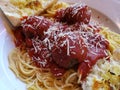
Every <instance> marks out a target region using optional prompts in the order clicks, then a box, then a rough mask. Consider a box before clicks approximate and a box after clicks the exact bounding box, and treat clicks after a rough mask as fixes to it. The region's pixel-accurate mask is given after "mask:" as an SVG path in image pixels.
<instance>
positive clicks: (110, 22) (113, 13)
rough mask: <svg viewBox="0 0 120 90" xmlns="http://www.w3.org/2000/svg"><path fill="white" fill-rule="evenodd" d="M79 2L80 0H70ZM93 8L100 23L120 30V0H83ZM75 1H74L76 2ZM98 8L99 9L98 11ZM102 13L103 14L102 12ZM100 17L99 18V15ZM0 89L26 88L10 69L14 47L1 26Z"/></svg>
mask: <svg viewBox="0 0 120 90" xmlns="http://www.w3.org/2000/svg"><path fill="white" fill-rule="evenodd" d="M68 1H71V2H73V1H74V2H78V1H79V0H68ZM82 1H83V2H85V3H86V4H87V5H88V6H90V7H91V8H94V9H95V10H94V9H93V12H92V17H93V18H94V19H95V20H97V21H98V23H100V24H103V25H104V26H107V27H109V28H110V29H111V30H113V31H115V32H118V33H119V32H120V1H119V0H82ZM74 2H73V3H74ZM96 10H98V11H99V12H98V11H96ZM100 12H101V13H102V14H101V13H100ZM105 15H106V16H107V17H106V16H105ZM98 16H99V17H100V18H97V17H98ZM0 31H2V32H1V33H0V90H26V87H25V84H24V83H23V82H21V81H20V80H19V79H18V78H17V77H16V76H15V75H14V73H13V72H12V71H11V70H10V69H9V63H8V53H9V52H10V51H11V50H12V48H14V44H13V42H12V41H11V38H10V36H9V34H8V33H7V32H6V31H5V28H4V27H2V26H0Z"/></svg>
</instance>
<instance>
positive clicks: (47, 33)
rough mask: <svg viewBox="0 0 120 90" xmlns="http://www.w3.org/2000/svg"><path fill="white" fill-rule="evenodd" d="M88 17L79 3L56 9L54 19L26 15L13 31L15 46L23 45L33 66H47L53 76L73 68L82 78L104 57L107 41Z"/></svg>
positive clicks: (84, 8) (88, 14) (86, 10)
mask: <svg viewBox="0 0 120 90" xmlns="http://www.w3.org/2000/svg"><path fill="white" fill-rule="evenodd" d="M71 16H73V17H71ZM78 16H80V17H79V18H78ZM90 17H91V13H90V10H88V7H87V6H86V5H81V4H80V5H79V4H77V5H73V6H71V7H68V8H66V9H64V10H63V9H62V10H60V11H57V12H56V14H55V17H54V20H50V19H47V18H45V17H42V16H30V17H27V18H25V19H23V20H22V24H21V26H20V27H18V28H17V30H16V31H14V35H15V38H16V39H15V44H16V47H21V48H23V47H24V48H25V49H26V50H27V52H28V54H29V56H30V57H31V59H32V60H33V61H34V62H35V65H36V66H37V67H40V68H43V69H50V71H51V73H52V74H53V75H54V76H56V77H59V76H63V75H64V73H65V72H66V71H67V70H68V69H70V68H73V69H74V68H75V67H77V70H76V71H78V72H79V73H80V74H81V75H82V80H83V79H85V78H86V76H87V75H88V74H89V72H90V69H91V68H92V67H93V66H94V65H95V64H96V62H97V61H98V60H99V59H102V58H105V57H108V54H107V49H108V45H109V43H108V41H107V40H105V38H104V37H103V36H101V35H100V34H99V31H100V28H98V27H97V26H96V25H91V24H90V23H89V22H90Z"/></svg>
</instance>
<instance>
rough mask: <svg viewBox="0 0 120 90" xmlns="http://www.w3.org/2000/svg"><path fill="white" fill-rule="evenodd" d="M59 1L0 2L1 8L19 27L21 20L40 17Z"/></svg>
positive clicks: (25, 0) (5, 0) (3, 0)
mask: <svg viewBox="0 0 120 90" xmlns="http://www.w3.org/2000/svg"><path fill="white" fill-rule="evenodd" d="M57 1H58V0H0V7H1V9H2V10H3V11H4V13H5V14H6V15H7V17H8V19H9V20H10V21H11V22H12V24H13V25H14V26H19V25H20V23H21V18H23V17H25V16H31V15H40V14H41V13H43V12H44V11H45V10H46V9H48V8H49V7H51V6H52V5H53V4H55V3H56V2H57Z"/></svg>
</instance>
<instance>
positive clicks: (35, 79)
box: [8, 3, 120, 90]
mask: <svg viewBox="0 0 120 90" xmlns="http://www.w3.org/2000/svg"><path fill="white" fill-rule="evenodd" d="M65 7H68V4H66V3H57V4H55V5H53V7H51V8H50V9H48V10H47V11H46V13H45V14H43V16H46V17H52V18H53V17H54V15H55V12H56V11H57V10H58V9H60V8H65ZM82 7H83V10H84V9H86V8H84V5H83V6H82ZM85 7H86V6H85ZM69 10H72V9H69V8H68V9H66V10H65V12H66V13H65V14H66V15H68V14H72V13H68V11H69ZM59 12H60V13H61V12H62V11H60V10H59ZM59 12H58V13H59ZM62 13H63V12H62ZM84 13H85V12H84ZM89 15H90V13H88V14H86V16H87V20H84V18H85V17H84V16H81V17H80V18H79V19H80V20H81V21H82V23H81V22H80V21H78V22H79V23H81V25H82V27H81V26H80V27H79V25H78V24H75V26H74V25H71V22H69V20H66V21H67V23H69V24H70V25H69V26H70V27H67V25H66V24H63V25H61V24H59V23H55V24H54V23H53V22H51V21H50V22H49V20H47V19H44V17H39V19H40V20H42V24H44V26H45V25H46V23H47V27H45V28H43V27H40V28H43V29H44V31H45V33H46V36H48V38H47V39H46V38H45V39H44V43H46V42H47V44H48V49H49V50H53V49H52V48H53V47H51V45H50V44H52V45H53V46H54V44H55V43H57V45H58V44H59V45H60V46H62V45H63V43H66V44H65V45H66V46H67V47H70V46H69V45H70V44H71V43H73V42H69V43H68V41H69V40H72V39H71V37H73V36H74V35H75V36H76V37H78V35H79V34H80V35H81V36H82V39H81V37H79V40H81V41H80V42H79V41H78V42H79V45H80V43H82V44H81V45H82V47H83V45H85V47H83V48H82V50H88V51H89V50H92V49H95V51H94V50H93V52H91V51H89V52H91V53H92V54H91V53H90V54H91V55H93V54H96V58H98V59H100V60H99V61H97V59H96V58H95V59H94V60H95V61H94V62H92V61H90V62H91V63H92V65H94V64H95V66H93V68H92V67H91V66H90V67H89V69H88V68H87V69H86V70H87V71H88V72H89V74H88V76H87V75H86V72H82V71H80V72H79V73H78V71H76V69H74V68H78V67H74V68H71V67H72V65H73V64H72V65H70V66H69V65H68V67H66V66H64V65H61V64H60V63H58V62H57V61H56V62H54V63H57V65H60V67H57V70H55V71H57V72H58V73H57V74H56V72H55V73H54V72H53V73H51V70H50V69H51V68H49V65H47V64H48V63H47V64H46V63H44V61H40V63H39V64H38V63H36V62H35V61H34V59H36V60H38V59H39V58H38V57H37V54H39V53H37V52H39V51H37V50H40V51H41V52H43V51H44V52H45V54H44V52H43V53H42V55H43V56H45V57H47V58H45V59H46V60H50V61H49V62H50V63H51V59H48V57H49V55H48V54H47V53H48V51H45V50H46V47H44V45H43V44H42V43H41V41H39V37H35V39H34V40H33V39H32V40H33V41H32V44H33V46H32V49H31V50H33V51H34V52H36V53H37V54H31V53H33V52H32V51H29V50H28V49H29V48H31V44H30V43H31V40H29V39H28V38H31V35H32V36H35V35H38V33H39V35H40V37H42V35H43V34H44V32H42V33H41V32H33V33H32V34H31V32H28V31H27V30H30V29H31V28H30V27H28V26H27V27H26V25H25V24H26V22H27V21H23V27H24V28H25V29H24V32H25V35H26V36H27V39H26V41H25V42H27V43H29V44H28V45H27V44H26V45H27V49H25V48H26V47H24V46H23V45H24V44H21V43H22V42H21V40H24V38H23V39H22V38H20V39H19V41H20V42H17V43H16V45H18V46H19V47H16V48H15V49H13V50H12V51H11V52H10V54H9V57H8V58H9V65H10V69H11V70H12V71H13V72H14V73H15V74H16V76H17V77H18V78H19V79H20V80H22V81H23V82H25V83H26V84H27V89H28V90H82V89H84V90H86V87H88V86H89V85H90V84H91V85H90V86H89V88H87V89H90V88H92V89H93V90H96V88H97V89H99V88H101V87H100V86H99V87H98V86H95V85H96V84H95V83H94V82H98V81H97V79H95V78H94V77H92V78H93V79H94V80H92V81H93V82H92V83H91V82H88V81H89V80H91V79H89V75H91V74H92V73H93V76H94V75H96V73H94V72H95V71H97V70H96V68H95V67H97V65H98V64H99V65H98V66H99V67H100V68H99V69H102V70H103V72H105V71H106V69H104V68H106V67H104V66H103V65H104V62H105V65H106V64H108V65H112V64H111V62H112V60H113V59H114V57H113V51H115V49H118V48H120V45H119V44H120V41H119V40H120V39H118V38H120V35H119V34H116V33H114V32H112V31H109V30H106V28H104V27H103V28H97V27H96V26H91V25H88V26H86V24H88V23H89ZM68 16H69V15H68ZM76 16H77V15H74V16H73V17H72V18H73V19H74V20H77V19H76ZM55 17H56V21H60V22H64V21H63V19H61V18H64V19H66V18H67V17H66V16H64V17H58V16H55ZM35 18H36V17H35ZM35 18H33V19H31V18H30V17H29V18H27V20H28V21H29V20H36V19H38V18H36V19H35ZM69 18H70V16H69ZM50 20H51V19H50ZM74 20H73V22H72V24H73V23H75V21H74ZM36 22H38V20H36V21H35V23H36ZM83 22H84V23H85V24H83ZM28 23H30V22H27V24H28ZM51 25H52V27H51ZM53 26H54V27H53ZM58 27H59V28H60V29H59V30H62V31H60V32H59V31H54V30H56V28H57V29H58ZM78 27H79V29H81V28H83V31H81V33H79V34H78V33H76V32H75V33H72V32H70V33H68V32H69V30H70V29H71V28H72V30H73V31H74V29H76V28H78ZM20 28H21V27H20ZM32 28H34V27H32ZM35 28H39V26H38V27H36V26H35ZM46 28H47V29H48V31H46V30H47V29H46ZM61 28H62V29H61ZM93 28H96V29H95V30H94V29H93ZM43 29H42V30H43ZM51 29H52V30H53V31H51ZM99 29H100V32H99ZM64 30H67V31H66V32H65V33H64V37H65V38H61V36H62V35H63V34H61V32H62V33H63V31H64ZM86 30H87V34H86ZM16 32H18V31H16ZM22 32H23V31H22ZM22 32H21V31H20V32H19V33H18V34H17V35H16V36H15V37H19V34H20V35H22V34H21V33H22ZM48 32H49V33H48ZM56 32H57V33H56ZM50 33H52V34H50ZM59 33H60V34H59ZM99 33H100V34H101V35H99ZM49 35H50V36H49ZM55 35H56V37H54V39H55V40H57V38H58V37H60V38H59V39H60V40H61V39H62V40H63V41H64V39H65V41H66V42H63V43H62V44H61V42H54V39H50V40H53V41H50V40H48V39H49V38H53V37H52V36H55ZM57 35H58V36H57ZM69 35H70V36H71V37H70V36H69ZM94 35H95V38H96V39H95V40H98V39H99V40H101V41H102V43H99V42H98V41H96V42H97V43H96V42H95V43H94V42H91V41H92V40H93V39H91V38H94V37H92V36H94ZM103 36H104V37H103ZM113 36H114V37H116V38H114V37H113ZM68 37H70V38H68ZM66 38H67V39H66ZM85 38H89V39H91V41H89V40H86V39H85ZM16 39H17V38H15V40H16ZM42 39H43V38H42ZM106 39H107V40H106ZM74 40H76V41H77V38H74ZM51 42H52V43H51ZM86 42H87V44H85V43H86ZM107 42H109V43H110V44H109V47H107V45H108V43H107ZM91 43H92V45H91ZM37 45H38V46H37ZM75 45H76V46H77V45H78V43H75ZM102 45H103V47H102ZM36 46H37V47H36ZM63 46H64V45H63ZM86 46H89V47H88V49H86ZM93 46H95V48H92V47H93ZM40 47H42V48H40ZM77 47H78V46H77ZM101 47H102V48H101ZM72 48H74V47H72ZM91 48H92V49H91ZM107 48H108V49H107ZM70 50H72V51H73V52H72V53H73V56H74V53H76V51H75V49H70V48H66V51H67V52H66V53H67V55H68V56H70V54H71V52H70ZM77 50H78V51H79V49H77ZM97 50H98V51H97ZM99 50H100V52H102V54H101V53H100V52H99ZM102 50H103V51H102ZM52 52H54V51H52ZM80 52H83V51H80ZM108 52H109V55H108ZM106 53H107V54H106ZM59 54H61V53H59ZM99 54H101V55H99ZM42 55H41V54H39V56H42ZM53 55H54V56H55V55H56V54H54V53H53ZM81 55H83V56H84V58H87V59H89V58H88V57H87V56H86V53H85V52H83V54H81ZM97 55H99V56H98V57H97ZM33 56H35V57H33ZM43 56H42V58H44V57H43ZM61 56H62V54H61ZM73 56H71V57H70V58H74V57H73ZM108 56H110V61H111V62H109V61H108ZM31 57H32V58H31ZM101 57H102V58H101ZM118 57H119V56H118ZM78 58H79V56H78ZM80 58H81V57H80ZM90 58H91V57H90ZM55 59H56V58H55ZM66 60H67V59H66ZM113 61H114V62H116V63H117V64H118V66H116V67H115V68H116V69H115V70H116V71H115V70H113V72H114V73H115V74H116V72H118V71H119V69H117V68H119V64H120V63H119V62H118V61H115V60H113ZM41 62H42V63H41ZM86 62H87V60H86ZM101 62H102V63H103V65H102V64H101ZM76 63H77V64H79V63H82V60H80V61H79V63H78V62H75V63H74V64H76ZM62 64H63V63H62ZM88 64H90V63H88ZM41 65H42V66H41ZM50 65H51V64H50ZM52 65H54V64H52ZM55 65H56V64H55ZM66 65H67V64H66ZM83 65H84V64H83ZM46 67H47V68H46ZM61 67H62V68H65V70H66V72H65V73H64V69H62V70H63V71H59V70H61ZM69 67H70V68H69ZM80 67H81V66H80ZM80 67H79V68H80ZM66 68H67V69H66ZM111 68H112V66H111V67H110V68H109V69H111ZM54 69H56V68H54ZM97 69H98V68H97ZM89 70H90V71H89ZM98 73H101V72H100V71H99V70H98ZM106 73H107V72H106ZM53 74H54V75H56V76H57V75H58V74H59V75H60V77H55V76H54V75H53ZM82 74H85V76H84V77H83V76H82ZM59 75H58V76H59ZM85 77H86V80H88V81H86V80H81V79H82V78H85ZM100 77H102V78H105V77H110V76H109V74H106V76H103V75H102V76H100ZM90 78H91V77H90ZM116 78H117V79H118V80H117V81H116V82H113V80H112V79H111V78H107V79H106V78H105V80H106V81H107V80H110V82H109V83H107V84H106V86H105V88H106V87H108V88H107V90H109V89H110V87H113V88H114V89H117V90H119V89H120V87H119V86H120V84H119V83H120V77H119V73H117V76H116ZM103 82H105V81H102V79H101V81H100V82H99V83H102V84H100V85H103Z"/></svg>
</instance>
